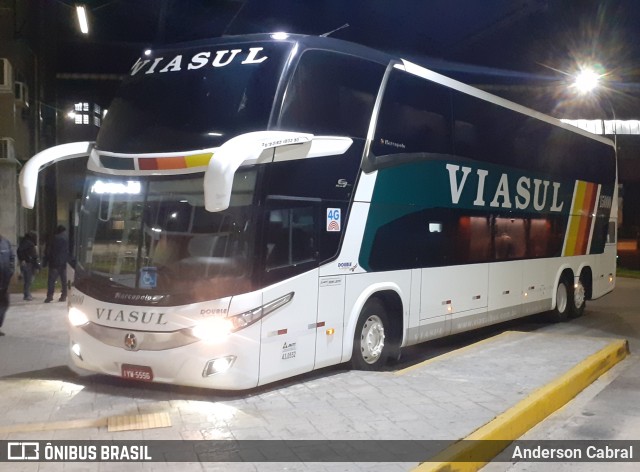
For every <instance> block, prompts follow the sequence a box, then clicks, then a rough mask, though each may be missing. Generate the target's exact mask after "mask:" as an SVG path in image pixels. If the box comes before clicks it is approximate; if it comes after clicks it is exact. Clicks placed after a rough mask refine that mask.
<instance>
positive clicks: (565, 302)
mask: <svg viewBox="0 0 640 472" xmlns="http://www.w3.org/2000/svg"><path fill="white" fill-rule="evenodd" d="M572 288H573V287H572V285H571V282H570V281H569V279H568V278H567V277H561V278H560V281H559V282H558V287H557V288H556V306H555V308H554V309H553V310H551V311H550V312H549V313H548V316H547V318H548V319H549V321H551V322H553V323H560V322H562V321H567V319H568V318H569V312H571V307H572V306H573V302H572V300H573V290H572Z"/></svg>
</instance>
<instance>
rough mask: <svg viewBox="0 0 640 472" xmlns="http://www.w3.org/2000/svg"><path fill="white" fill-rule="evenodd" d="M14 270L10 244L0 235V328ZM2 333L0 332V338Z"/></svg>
mask: <svg viewBox="0 0 640 472" xmlns="http://www.w3.org/2000/svg"><path fill="white" fill-rule="evenodd" d="M15 268H16V258H15V256H14V254H13V249H12V248H11V242H10V241H9V240H8V239H6V238H4V237H3V236H2V235H1V234H0V326H2V323H4V315H5V313H6V312H7V310H8V309H9V282H10V281H11V277H12V276H13V272H14V271H15ZM2 335H3V333H1V332H0V336H2Z"/></svg>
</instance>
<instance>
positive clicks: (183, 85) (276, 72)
mask: <svg viewBox="0 0 640 472" xmlns="http://www.w3.org/2000/svg"><path fill="white" fill-rule="evenodd" d="M290 48H291V44H290V43H286V42H278V43H275V42H264V43H240V44H237V45H233V44H224V45H218V46H210V47H206V46H203V47H199V48H192V49H188V50H171V51H158V52H156V53H154V54H152V55H150V56H148V57H146V56H145V57H144V58H141V59H138V61H137V62H136V63H135V64H134V66H133V67H132V68H131V71H130V73H129V75H128V77H127V79H126V80H125V82H124V83H123V85H122V87H121V88H120V90H119V92H118V94H117V95H116V98H115V99H114V100H113V102H112V104H111V106H110V108H109V114H108V115H107V116H106V117H105V120H104V123H103V126H102V129H101V130H100V134H99V135H98V140H97V145H98V147H99V148H100V149H102V150H106V151H111V152H123V153H151V152H172V151H184V150H193V149H205V148H210V147H215V146H219V145H220V144H222V143H223V142H225V141H227V140H229V139H231V138H232V137H234V136H237V135H239V134H242V133H246V132H249V131H258V130H264V129H267V126H268V123H269V117H270V114H271V109H272V106H273V100H274V96H275V93H276V88H277V86H278V82H279V80H280V75H281V73H282V68H283V65H284V62H285V59H286V58H287V56H288V54H289V51H290Z"/></svg>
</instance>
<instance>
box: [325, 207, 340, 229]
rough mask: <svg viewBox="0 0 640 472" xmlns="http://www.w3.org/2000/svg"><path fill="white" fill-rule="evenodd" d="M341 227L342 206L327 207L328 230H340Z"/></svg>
mask: <svg viewBox="0 0 640 472" xmlns="http://www.w3.org/2000/svg"><path fill="white" fill-rule="evenodd" d="M341 227H342V218H341V213H340V208H327V231H340V228H341Z"/></svg>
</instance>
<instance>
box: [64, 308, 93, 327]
mask: <svg viewBox="0 0 640 472" xmlns="http://www.w3.org/2000/svg"><path fill="white" fill-rule="evenodd" d="M67 316H68V318H69V323H71V326H76V327H77V326H83V325H86V324H87V323H89V318H87V315H85V314H84V313H83V312H82V311H80V310H78V309H77V308H76V307H74V306H72V307H71V308H69V314H68V315H67Z"/></svg>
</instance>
